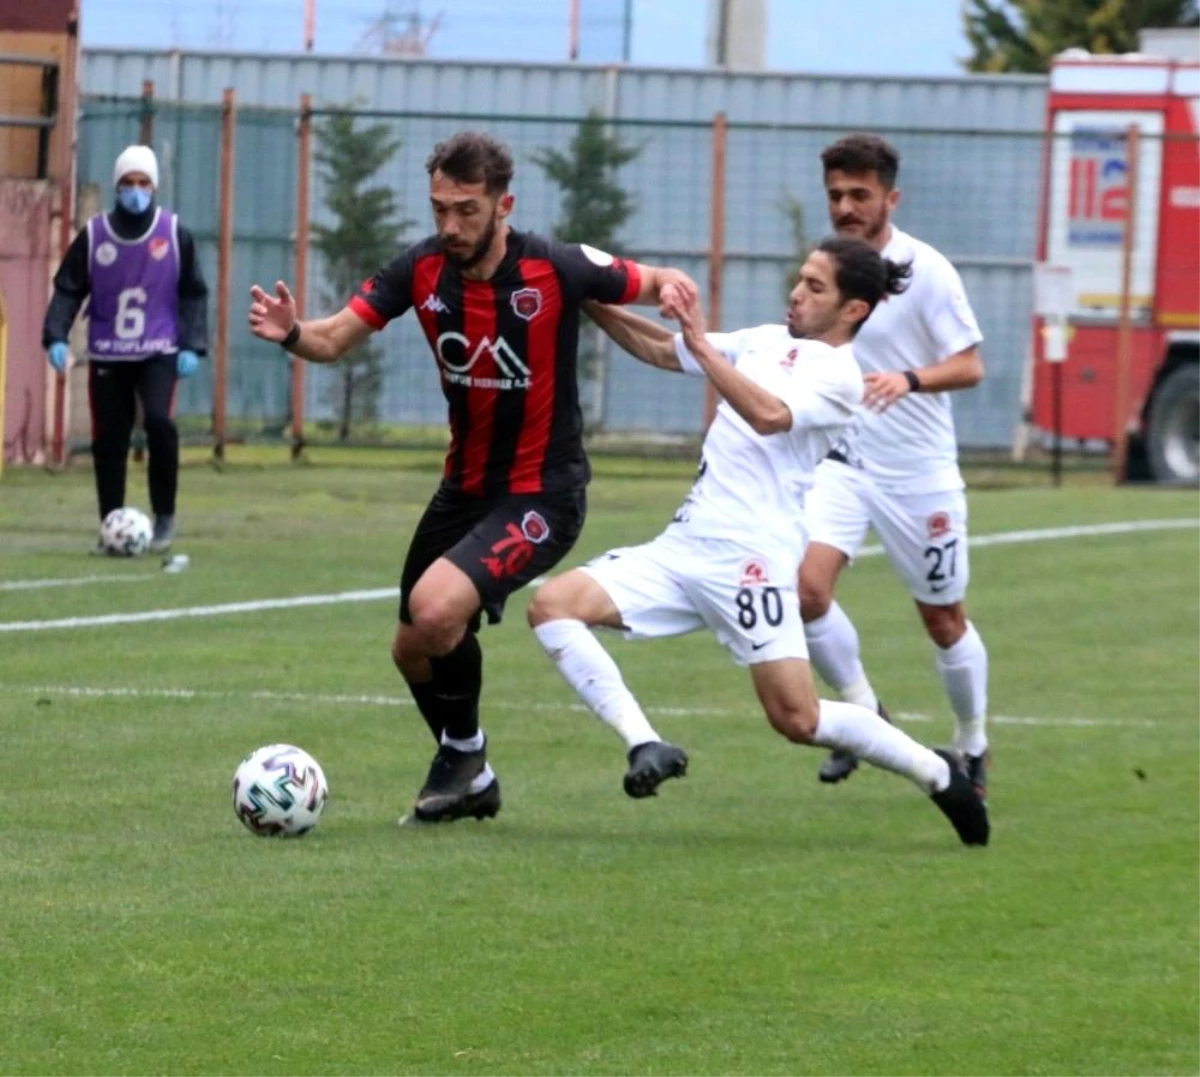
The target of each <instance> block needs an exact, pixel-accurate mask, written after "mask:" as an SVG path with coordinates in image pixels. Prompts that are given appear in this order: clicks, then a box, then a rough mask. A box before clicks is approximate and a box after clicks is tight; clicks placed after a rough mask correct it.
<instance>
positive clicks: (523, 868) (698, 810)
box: [0, 451, 1200, 1075]
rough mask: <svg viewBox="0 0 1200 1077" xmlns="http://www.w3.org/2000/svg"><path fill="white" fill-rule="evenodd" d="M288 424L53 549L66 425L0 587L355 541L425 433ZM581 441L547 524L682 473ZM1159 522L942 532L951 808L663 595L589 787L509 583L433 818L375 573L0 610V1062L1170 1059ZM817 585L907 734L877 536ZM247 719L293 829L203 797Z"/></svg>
mask: <svg viewBox="0 0 1200 1077" xmlns="http://www.w3.org/2000/svg"><path fill="white" fill-rule="evenodd" d="M316 455H317V460H316V462H315V463H314V464H312V465H310V466H307V467H288V466H284V465H279V464H273V465H269V466H268V465H267V464H265V463H264V462H263V458H262V457H259V456H255V455H253V454H251V453H250V452H249V451H246V452H245V453H244V454H243V455H242V456H240V457H239V456H238V455H237V454H235V457H234V461H233V462H232V463H231V464H230V465H229V466H227V467H226V468H225V469H224V470H223V471H221V472H219V473H218V472H215V471H213V470H211V469H210V468H208V467H207V466H204V465H202V464H200V463H199V462H198V460H192V462H191V463H190V464H189V465H188V466H187V467H186V468H185V470H184V473H183V477H182V497H181V510H180V536H181V537H180V539H179V542H178V544H177V550H178V551H179V552H183V553H187V554H189V555H190V557H191V559H192V564H191V567H190V568H189V569H188V571H186V572H183V573H181V574H179V575H166V574H164V573H162V572H160V571H158V568H157V560H152V559H149V558H143V559H139V560H135V561H130V562H116V561H112V560H108V559H103V560H100V559H90V558H87V557H86V556H84V551H85V549H86V547H87V546H88V545H89V543H90V542H91V541H93V532H92V531H91V520H92V515H93V501H92V490H91V478H90V474H89V471H88V469H87V467H86V466H82V467H77V468H74V469H72V470H71V471H69V472H68V473H66V474H64V475H62V476H57V477H51V476H47V475H45V474H43V473H40V472H20V471H10V472H8V473H7V474H6V475H5V476H4V477H3V480H0V624H12V623H16V622H36V621H44V620H54V619H62V618H87V617H91V616H95V615H103V614H112V613H126V612H135V611H146V610H158V609H176V608H185V607H200V606H211V605H220V604H225V603H232V602H244V601H250V600H255V599H277V598H288V597H292V596H298V595H308V594H331V593H335V592H345V591H354V590H369V589H377V588H386V587H389V586H392V585H394V582H395V580H396V578H397V576H398V572H399V566H400V561H401V558H402V555H403V552H404V549H405V547H406V545H407V540H408V536H409V533H410V531H411V528H412V526H413V524H414V523H415V521H416V519H417V516H418V514H419V512H420V510H421V508H422V507H423V505H424V503H425V501H426V500H427V498H428V495H429V494H430V492H431V490H432V488H433V486H434V484H435V483H436V479H437V475H436V470H435V469H434V468H432V467H431V466H429V459H428V458H427V457H424V456H413V457H401V456H396V455H393V456H390V457H388V458H386V460H384V459H382V458H378V457H375V456H372V455H371V454H369V453H365V452H364V453H358V454H349V455H345V456H340V457H339V456H337V455H336V454H334V453H332V452H326V453H318V454H316ZM401 464H407V465H408V466H405V467H402V466H400V465H401ZM597 470H598V474H597V478H596V479H595V481H594V482H593V485H592V488H591V501H592V508H591V514H590V518H589V522H588V525H587V527H586V529H585V532H584V536H583V538H582V540H581V542H580V544H579V546H578V547H577V549H576V550H575V551H574V553H573V554H572V555H571V558H570V559H569V562H568V563H569V564H578V563H580V562H581V561H583V560H585V559H586V558H587V557H589V556H591V555H593V554H595V553H598V552H600V551H601V550H603V549H606V548H608V547H610V546H613V545H621V544H628V543H631V542H636V541H640V540H643V539H647V538H650V537H652V536H653V535H654V534H656V533H657V531H658V530H659V529H660V528H661V527H662V525H663V524H665V522H666V520H667V519H668V518H669V516H670V513H671V511H672V510H673V509H674V507H675V505H676V504H677V503H678V501H679V500H680V498H681V497H682V495H683V493H684V492H685V491H686V489H687V487H688V485H689V482H690V473H689V469H688V468H687V467H686V466H684V465H682V464H671V463H646V462H642V461H604V462H602V463H601V464H600V465H599V466H598V469H597ZM144 489H145V485H144V473H143V472H141V471H139V470H136V469H135V470H134V471H133V472H132V474H131V479H130V490H131V498H130V500H131V501H132V502H133V503H135V504H140V505H142V506H143V507H144V506H145V495H144V492H143V491H144ZM970 504H971V514H972V515H971V526H972V530H973V533H974V534H975V535H977V536H981V535H986V534H995V533H1000V532H1010V531H1015V530H1030V529H1032V530H1037V529H1042V528H1051V527H1062V526H1067V525H1076V524H1079V525H1085V524H1095V523H1105V522H1127V521H1145V520H1161V519H1184V520H1193V521H1194V520H1195V518H1196V516H1197V499H1196V495H1195V492H1194V491H1193V492H1178V491H1161V490H1159V491H1138V490H1129V489H1121V490H1113V489H1110V488H1108V487H1105V486H1102V485H1100V484H1098V483H1097V482H1093V481H1074V482H1073V483H1072V484H1069V485H1068V487H1067V488H1066V489H1064V490H1062V491H1058V492H1055V491H1051V490H1047V489H1042V488H1033V487H1028V486H1027V487H1025V488H1020V489H989V488H980V489H976V490H973V491H972V493H971V500H970ZM1197 566H1198V541H1197V531H1196V529H1195V528H1194V527H1193V528H1190V529H1186V528H1185V529H1174V530H1158V531H1139V532H1129V533H1115V534H1105V535H1095V536H1090V537H1076V538H1072V539H1063V540H1058V541H1035V542H1027V543H1019V544H997V545H991V546H984V547H979V548H978V549H976V550H974V551H973V552H972V566H971V567H972V585H971V593H970V602H969V606H970V610H971V613H972V616H973V619H974V620H975V622H976V624H977V625H978V626H979V629H980V631H981V633H982V634H983V637H984V639H985V641H986V643H987V645H988V648H989V652H990V655H991V663H992V681H991V709H992V712H993V714H994V715H995V717H996V720H995V722H994V724H993V726H992V730H991V734H992V745H993V751H994V754H995V762H994V766H993V770H992V782H991V786H992V788H991V808H992V815H993V839H992V845H991V846H990V847H989V848H987V849H986V850H972V849H966V848H964V847H962V846H960V845H959V843H958V841H957V840H956V839H955V837H954V834H953V832H952V831H951V829H950V827H949V826H948V825H947V824H946V822H945V820H944V819H943V818H942V816H941V815H940V814H939V813H938V812H937V810H936V809H935V808H934V807H933V806H932V805H931V804H929V803H928V802H927V800H926V799H925V798H923V797H922V796H921V795H920V794H919V793H918V792H917V791H916V790H915V789H914V788H913V787H912V786H911V785H910V784H909V783H907V782H905V781H903V780H902V779H899V778H895V777H893V776H891V775H888V774H884V773H880V772H864V771H862V770H860V771H859V773H858V774H857V775H856V776H855V777H854V779H853V780H852V781H850V782H848V783H846V784H844V785H842V786H838V787H836V788H832V789H831V788H827V787H823V786H820V785H819V784H818V783H817V781H816V767H817V765H818V763H819V760H820V755H819V753H818V752H816V751H813V750H811V749H803V748H798V747H793V746H790V745H788V744H787V743H786V742H784V741H783V740H782V738H780V737H778V736H776V735H774V734H773V733H771V732H770V730H769V729H768V727H767V724H766V722H765V720H764V719H763V717H762V716H761V714H760V713H759V711H758V708H757V706H756V704H755V702H754V699H753V695H752V692H751V689H750V685H749V681H748V677H747V675H746V674H745V672H744V671H742V670H739V669H738V668H736V667H735V666H733V665H732V663H731V662H730V661H729V660H728V659H727V658H726V656H725V655H724V653H723V652H722V651H721V650H720V649H719V648H718V647H717V645H716V644H715V643H714V642H713V641H712V640H711V639H709V638H706V637H701V636H693V637H689V638H686V639H681V640H672V641H667V642H661V643H640V644H627V643H623V642H620V641H617V640H614V641H613V642H612V644H611V646H612V648H613V650H614V653H615V654H616V656H617V659H618V661H619V662H620V663H621V665H622V667H623V669H624V670H625V672H626V675H627V678H628V680H629V683H630V685H631V687H632V688H633V689H634V691H635V692H636V693H638V694H639V695H640V697H641V699H642V700H643V702H644V703H645V705H646V706H647V708H648V709H649V711H650V715H651V720H652V721H653V722H654V723H655V724H656V725H657V726H658V728H659V729H660V731H661V732H662V733H663V734H664V735H665V736H667V737H669V738H670V739H672V740H675V741H677V742H678V743H680V744H682V745H684V746H685V747H686V748H687V749H688V751H689V753H690V754H691V758H692V763H691V769H690V772H689V775H688V777H687V779H686V780H685V781H682V782H673V783H670V784H669V785H668V786H666V787H664V789H663V790H662V794H661V795H660V796H659V797H658V798H656V799H654V800H650V801H645V802H634V801H631V800H628V799H627V798H626V797H625V796H624V795H623V793H622V792H621V786H620V781H621V775H622V773H623V769H624V757H623V752H622V746H621V744H620V742H619V741H618V740H617V738H616V737H615V736H613V735H612V733H611V732H610V731H609V730H608V729H606V728H605V727H603V726H602V725H601V724H600V723H599V722H598V721H596V720H595V719H594V718H592V717H591V716H590V715H588V714H586V713H584V712H581V711H580V710H579V709H578V707H577V706H575V702H576V701H575V699H574V696H573V694H572V693H571V692H570V690H569V689H568V688H567V686H566V685H565V684H564V683H563V682H562V681H561V680H560V679H559V677H558V675H557V673H556V672H555V671H554V669H553V667H552V666H551V664H550V663H549V662H548V660H547V659H546V658H545V656H544V655H543V654H542V653H541V650H540V648H538V647H537V645H536V641H535V640H534V639H533V637H532V635H531V634H530V633H529V632H528V630H527V629H526V628H525V625H524V617H523V613H524V606H525V602H526V597H527V596H526V595H522V596H518V597H517V598H516V599H515V600H514V601H513V602H512V603H511V604H510V606H509V610H508V615H507V617H506V619H505V623H504V624H503V625H501V626H500V627H499V628H493V629H488V630H486V631H485V632H484V635H483V637H482V638H483V643H484V652H485V697H484V721H485V726H486V728H487V730H488V732H489V735H490V737H491V743H492V760H493V764H494V766H495V767H496V769H497V771H498V773H499V775H500V778H501V782H502V784H503V787H504V795H505V805H504V810H503V811H502V812H501V814H500V816H499V817H498V818H497V819H496V820H494V821H491V822H487V823H476V822H474V821H464V822H460V823H457V824H454V825H453V826H449V827H442V828H423V829H415V828H405V829H403V830H402V829H399V828H397V826H396V825H395V824H396V819H397V817H398V816H399V815H400V814H401V813H402V812H403V811H404V810H405V809H406V807H407V805H408V804H409V802H410V801H411V798H412V796H413V794H414V793H415V791H416V789H417V788H418V786H419V785H420V783H421V780H422V778H423V776H424V771H425V768H426V767H427V765H428V762H429V757H430V750H431V745H430V743H429V741H428V734H427V732H426V731H425V729H424V725H423V723H422V722H421V721H420V719H419V717H418V716H417V714H416V712H415V710H414V708H413V707H412V706H411V705H410V704H409V702H408V700H407V698H406V693H405V691H404V688H403V684H402V682H401V681H400V679H399V678H398V677H397V675H396V673H395V671H394V670H393V669H392V666H391V662H390V659H389V655H388V648H389V642H390V639H391V635H392V631H393V625H394V621H395V603H394V601H393V600H392V599H390V598H388V599H382V600H377V601H366V602H357V603H343V604H336V605H323V606H311V607H300V608H293V609H280V610H271V611H264V612H254V613H240V614H225V615H220V616H210V617H194V618H186V619H176V620H170V621H162V622H151V623H135V624H116V625H107V626H92V627H74V628H68V627H64V628H57V629H52V630H29V629H24V630H20V631H11V630H4V631H0V910H2V911H0V1072H4V1073H13V1074H33V1073H38V1074H68V1073H91V1074H389V1073H393V1074H400V1073H406V1074H435V1073H436V1074H468V1075H472V1074H479V1075H483V1074H619V1073H628V1074H823V1073H841V1074H1125V1073H1129V1074H1184V1073H1197V1072H1198V1071H1200V1050H1198V1027H1200V1005H1198V998H1197V994H1198V992H1197V983H1198V976H1200V968H1198V961H1197V953H1198V938H1197V922H1198V911H1200V907H1198V887H1200V876H1198V859H1200V857H1198V848H1200V822H1198V806H1197V804H1198V793H1200V790H1198V763H1200V745H1198V741H1200V736H1198V733H1200V698H1198V687H1197V644H1198V631H1197V611H1198V606H1200V596H1198V578H1197V577H1198V573H1197ZM91 576H100V577H104V578H102V579H98V580H94V581H92V582H88V583H78V584H75V585H56V586H48V585H44V584H40V583H39V585H38V586H28V585H29V584H32V583H37V582H38V581H49V580H54V581H57V580H62V579H67V578H70V579H76V578H79V577H91ZM841 597H842V601H843V603H844V605H845V606H846V608H847V609H848V610H849V611H850V613H851V615H852V617H853V618H854V619H855V621H856V623H857V624H858V626H859V629H860V631H861V633H862V637H863V643H864V652H865V658H866V661H867V665H868V669H869V671H870V672H871V674H872V676H873V679H874V681H875V682H876V685H877V687H878V688H879V690H880V692H881V695H882V696H883V698H884V699H885V701H886V702H887V703H888V705H889V707H890V708H891V709H892V710H893V711H894V712H903V713H905V714H906V715H908V718H907V719H906V721H905V725H906V728H908V730H909V731H910V732H911V733H913V735H915V736H917V737H918V738H919V739H921V740H924V741H925V742H927V743H934V744H941V743H946V742H947V741H948V740H949V738H950V734H951V720H950V716H949V710H948V705H947V703H946V701H945V699H944V698H943V696H942V693H941V690H940V686H939V683H938V681H937V678H936V675H935V673H934V670H933V661H932V654H931V651H930V645H929V644H928V642H927V641H926V640H925V639H924V637H923V634H922V632H921V630H920V626H919V623H918V621H917V619H916V616H915V613H914V611H913V609H912V604H911V602H910V601H909V600H908V599H907V597H906V595H905V594H904V592H903V590H902V589H901V587H900V585H899V583H898V582H897V580H896V579H895V577H894V576H893V575H892V574H891V572H890V570H889V568H888V567H887V565H886V563H885V562H884V560H883V559H882V558H878V557H875V558H865V559H863V560H862V561H861V562H860V563H859V564H858V565H856V566H855V567H854V568H852V569H851V570H850V572H849V573H848V574H847V575H846V576H845V577H844V580H843V588H842V592H841ZM273 741H290V742H294V743H296V744H299V745H301V746H302V747H304V748H306V749H307V750H308V751H310V752H312V753H313V754H314V755H315V756H316V757H317V758H318V759H319V760H320V761H321V763H322V765H323V766H324V768H325V771H326V773H327V774H328V776H329V779H330V784H331V787H332V798H331V801H330V806H329V808H328V810H327V812H326V814H325V818H324V819H323V821H322V823H321V825H320V826H319V827H318V829H317V830H316V831H315V832H314V833H313V834H311V835H309V836H308V837H306V838H304V839H302V840H300V841H295V842H285V841H271V840H263V839H258V838H255V837H254V836H252V835H251V834H250V833H249V832H248V831H246V830H244V829H243V828H242V827H241V826H240V825H239V823H238V822H237V820H236V819H235V817H234V815H233V812H232V810H231V806H230V797H229V787H230V781H231V778H232V775H233V771H234V768H235V766H236V765H237V762H238V760H239V759H240V758H241V757H242V756H243V755H245V754H246V753H247V752H248V751H250V750H251V749H253V748H255V747H258V746H259V745H262V744H266V743H270V742H273Z"/></svg>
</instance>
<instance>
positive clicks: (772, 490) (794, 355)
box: [674, 325, 863, 554]
mask: <svg viewBox="0 0 1200 1077" xmlns="http://www.w3.org/2000/svg"><path fill="white" fill-rule="evenodd" d="M707 339H708V341H709V343H710V344H712V346H713V347H714V348H716V349H717V351H719V352H721V353H722V354H723V355H725V356H726V358H728V359H729V361H730V362H731V363H733V364H734V365H735V366H736V367H737V369H738V371H739V372H740V373H742V374H744V375H745V376H746V377H747V378H749V379H750V380H751V381H753V382H754V383H755V384H757V385H760V386H762V387H763V388H764V389H766V390H767V391H768V392H769V393H771V394H772V395H774V396H776V397H778V398H779V399H780V400H782V401H783V402H784V403H785V404H786V405H787V406H788V408H789V409H790V410H791V413H792V425H791V428H790V429H789V430H786V431H782V432H780V433H778V434H769V435H762V434H758V433H755V431H754V429H753V428H752V427H751V426H750V424H749V423H747V422H746V421H745V420H744V419H743V418H742V417H741V416H740V415H738V413H737V412H736V411H734V410H733V408H732V407H730V405H729V404H728V403H727V402H726V401H724V400H722V401H721V403H720V405H719V406H718V407H717V413H716V416H715V417H714V419H713V422H712V425H711V426H710V427H709V429H708V434H707V435H706V437H705V438H704V447H703V452H702V457H701V463H700V475H699V477H698V478H697V479H696V484H695V486H693V487H692V490H691V492H690V493H689V494H688V496H687V500H686V501H684V503H683V505H682V506H681V507H680V509H679V512H678V513H676V516H675V521H674V522H675V523H676V524H679V525H682V526H685V527H686V528H687V529H688V530H689V531H690V532H692V533H694V534H698V535H702V536H704V537H706V538H744V537H746V536H747V535H750V536H753V537H754V538H755V539H757V540H759V541H761V540H762V539H763V538H775V539H778V540H779V541H780V542H781V543H783V544H784V545H786V546H787V547H789V548H790V549H792V550H793V551H794V552H796V553H797V554H798V553H799V552H800V551H802V549H803V545H804V541H805V531H804V526H803V523H804V494H805V492H806V491H807V490H808V489H809V487H811V486H812V483H813V471H814V470H815V469H816V466H817V464H818V463H819V462H820V460H821V459H822V458H823V457H824V456H825V455H826V454H827V453H828V452H829V449H830V448H831V446H832V445H833V443H834V442H835V441H836V440H837V439H838V438H839V437H840V436H841V435H842V434H843V432H844V431H845V430H846V428H847V425H848V424H849V423H850V422H851V421H852V419H853V418H854V416H855V414H856V413H857V412H858V411H859V410H860V408H859V405H860V404H861V402H862V395H863V381H862V372H861V371H860V370H859V367H858V364H857V363H856V362H855V360H854V355H853V352H852V351H851V349H850V346H849V345H843V346H842V347H839V348H834V347H831V346H830V345H828V344H824V343H822V342H820V341H816V340H802V339H796V338H794V337H792V336H791V335H790V334H789V333H788V329H787V326H785V325H762V326H759V327H757V328H755V329H743V330H742V331H741V332H738V333H709V334H708V337H707ZM675 350H676V353H677V354H678V355H679V359H680V362H681V364H682V365H683V368H684V370H685V372H687V373H690V374H696V373H700V374H702V373H703V372H702V371H700V369H699V366H698V364H697V363H696V360H695V359H694V358H693V356H692V355H691V353H690V352H689V351H688V350H687V348H686V346H685V345H684V343H683V338H682V336H681V335H679V334H677V335H676V337H675Z"/></svg>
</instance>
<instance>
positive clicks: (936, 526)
mask: <svg viewBox="0 0 1200 1077" xmlns="http://www.w3.org/2000/svg"><path fill="white" fill-rule="evenodd" d="M928 526H929V537H930V538H931V539H940V538H941V537H942V536H943V535H948V534H950V514H949V513H948V512H935V513H934V514H933V515H932V516H930V517H929V525H928Z"/></svg>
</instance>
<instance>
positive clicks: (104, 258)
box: [96, 240, 117, 266]
mask: <svg viewBox="0 0 1200 1077" xmlns="http://www.w3.org/2000/svg"><path fill="white" fill-rule="evenodd" d="M116 260H117V248H116V246H115V245H114V244H112V243H109V242H108V240H105V241H104V242H103V243H101V244H100V246H99V247H97V248H96V261H97V262H99V263H100V264H101V265H102V266H110V265H112V264H113V262H115V261H116Z"/></svg>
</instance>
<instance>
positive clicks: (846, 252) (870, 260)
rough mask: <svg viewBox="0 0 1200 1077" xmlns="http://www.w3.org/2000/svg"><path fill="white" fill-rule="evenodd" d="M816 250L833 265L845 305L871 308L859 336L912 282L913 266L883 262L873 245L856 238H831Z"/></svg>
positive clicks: (855, 328)
mask: <svg viewBox="0 0 1200 1077" xmlns="http://www.w3.org/2000/svg"><path fill="white" fill-rule="evenodd" d="M817 250H819V251H822V252H823V253H825V254H828V255H829V257H830V258H832V259H833V261H834V264H835V266H836V268H835V270H834V276H833V279H834V281H835V283H836V284H837V289H838V293H839V294H840V295H841V297H842V302H845V301H846V300H849V299H861V300H862V301H863V302H864V303H866V304H867V305H868V306H869V307H870V310H868V311H867V313H866V315H865V316H864V317H863V319H862V321H861V322H859V323H858V324H857V325H856V326H855V327H854V331H855V332H856V333H857V332H858V330H859V328H860V327H861V326H862V323H863V322H865V321H866V320H867V318H869V317H870V315H871V311H873V310H874V309H875V308H876V307H877V306H878V305H879V304H880V302H881V301H882V300H883V299H884V298H885V297H887V296H889V295H899V294H900V293H901V292H903V291H904V290H905V289H906V288H907V287H908V284H909V281H910V280H911V279H912V262H893V261H891V260H890V259H888V258H884V257H883V255H882V254H880V253H879V252H878V251H877V250H876V249H875V248H874V247H872V246H871V244H870V243H868V242H867V241H866V240H865V239H859V238H858V237H857V236H830V237H829V238H828V239H823V240H822V241H821V242H820V244H818V246H817Z"/></svg>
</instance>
